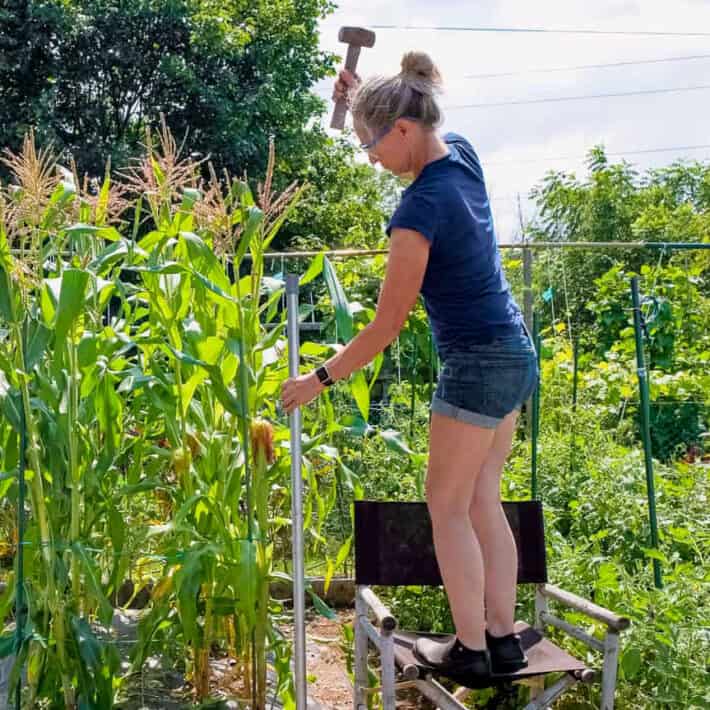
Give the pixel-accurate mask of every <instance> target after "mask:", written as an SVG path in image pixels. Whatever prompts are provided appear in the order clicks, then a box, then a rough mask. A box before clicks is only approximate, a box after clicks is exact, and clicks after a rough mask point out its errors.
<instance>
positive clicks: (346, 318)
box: [323, 256, 367, 418]
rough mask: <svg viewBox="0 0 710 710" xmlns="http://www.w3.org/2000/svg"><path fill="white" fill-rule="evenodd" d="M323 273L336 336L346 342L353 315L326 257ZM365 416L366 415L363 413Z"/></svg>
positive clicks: (349, 337) (348, 337)
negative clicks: (333, 314) (333, 315)
mask: <svg viewBox="0 0 710 710" xmlns="http://www.w3.org/2000/svg"><path fill="white" fill-rule="evenodd" d="M323 275H324V276H325V282H326V284H327V286H328V291H329V292H330V298H331V300H332V301H333V306H334V307H335V322H336V324H337V326H338V336H339V339H340V341H341V342H343V343H347V342H348V341H349V340H351V339H352V337H353V317H352V314H351V313H350V307H349V305H348V299H347V298H346V297H345V292H344V291H343V287H342V286H341V285H340V281H339V280H338V276H337V274H336V273H335V269H334V268H333V265H332V264H331V262H330V259H328V257H325V256H324V257H323ZM364 416H365V418H367V416H366V415H364Z"/></svg>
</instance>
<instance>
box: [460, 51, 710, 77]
mask: <svg viewBox="0 0 710 710" xmlns="http://www.w3.org/2000/svg"><path fill="white" fill-rule="evenodd" d="M696 59H710V54H697V55H693V56H689V57H668V58H666V59H636V60H634V61H629V62H612V63H610V64H578V65H577V66H572V67H550V68H545V69H522V70H520V71H509V72H500V73H497V74H464V76H463V78H464V79H494V78H499V77H503V76H520V75H522V74H551V73H554V72H566V71H578V70H580V69H607V68H609V67H629V66H635V65H638V64H662V63H665V62H688V61H691V60H696ZM455 80H456V79H453V81H455Z"/></svg>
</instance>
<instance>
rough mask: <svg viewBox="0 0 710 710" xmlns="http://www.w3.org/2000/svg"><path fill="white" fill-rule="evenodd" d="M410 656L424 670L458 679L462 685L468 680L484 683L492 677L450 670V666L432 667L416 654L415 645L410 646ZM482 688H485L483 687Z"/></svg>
mask: <svg viewBox="0 0 710 710" xmlns="http://www.w3.org/2000/svg"><path fill="white" fill-rule="evenodd" d="M412 655H413V656H414V660H415V661H417V663H419V665H421V666H422V667H423V668H425V669H426V670H428V671H433V672H434V673H439V674H441V675H444V676H446V677H447V678H451V680H453V681H456V680H457V679H459V680H460V681H461V682H462V683H463V682H466V681H468V680H473V681H479V682H485V681H486V680H489V679H490V678H491V677H492V676H493V674H492V673H483V674H479V673H474V672H473V671H471V670H469V669H467V668H456V667H454V668H452V667H451V666H433V665H432V664H431V663H430V662H429V661H427V660H426V659H425V658H424V657H423V656H421V655H420V654H419V653H418V651H417V648H416V645H414V646H412ZM482 687H486V686H485V685H484V686H482Z"/></svg>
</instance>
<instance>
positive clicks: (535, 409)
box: [530, 312, 542, 500]
mask: <svg viewBox="0 0 710 710" xmlns="http://www.w3.org/2000/svg"><path fill="white" fill-rule="evenodd" d="M539 330H540V323H539V318H538V314H537V312H534V313H533V343H534V345H535V350H536V351H537V367H538V371H539V370H540V333H539ZM541 379H542V378H541V377H540V376H539V375H538V379H537V387H535V391H534V392H533V396H532V452H531V453H532V455H531V459H532V460H531V468H530V498H531V499H532V500H536V499H537V439H538V435H539V433H540V381H541Z"/></svg>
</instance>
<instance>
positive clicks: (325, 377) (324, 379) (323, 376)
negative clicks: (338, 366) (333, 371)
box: [316, 365, 333, 387]
mask: <svg viewBox="0 0 710 710" xmlns="http://www.w3.org/2000/svg"><path fill="white" fill-rule="evenodd" d="M316 376H317V377H318V379H319V380H320V381H321V384H323V385H325V386H326V387H330V385H332V384H333V378H332V377H331V376H330V373H329V372H328V370H327V369H326V367H325V365H321V366H320V367H319V368H317V369H316Z"/></svg>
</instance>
